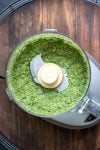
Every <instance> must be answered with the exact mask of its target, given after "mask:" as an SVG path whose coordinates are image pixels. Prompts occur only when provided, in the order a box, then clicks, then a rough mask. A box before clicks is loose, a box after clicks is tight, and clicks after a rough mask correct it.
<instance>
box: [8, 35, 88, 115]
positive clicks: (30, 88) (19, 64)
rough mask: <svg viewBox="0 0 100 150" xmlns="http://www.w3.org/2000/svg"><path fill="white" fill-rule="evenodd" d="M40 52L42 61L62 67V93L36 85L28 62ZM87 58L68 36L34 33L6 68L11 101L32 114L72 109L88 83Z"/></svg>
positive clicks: (57, 112) (51, 113)
mask: <svg viewBox="0 0 100 150" xmlns="http://www.w3.org/2000/svg"><path fill="white" fill-rule="evenodd" d="M40 53H41V54H42V58H43V60H44V61H45V62H52V63H56V64H58V65H59V66H60V67H62V68H64V69H65V70H66V72H67V74H68V78H69V86H68V88H67V89H65V90H64V91H62V92H60V93H59V92H57V91H56V90H55V89H46V88H43V87H42V86H40V85H38V84H36V83H35V82H34V80H33V78H32V75H31V73H30V61H31V60H32V58H33V57H35V56H36V55H37V54H40ZM89 69H90V68H89V64H88V60H87V58H86V56H85V54H84V53H83V51H82V50H81V49H80V47H79V46H78V45H77V44H76V43H75V42H74V41H73V40H71V39H69V38H67V37H64V36H63V35H59V34H57V33H56V34H55V33H41V34H37V35H34V36H32V37H30V38H29V39H27V40H26V41H24V42H23V43H22V44H20V45H19V46H18V47H17V48H16V49H15V50H14V52H13V54H12V57H11V58H10V61H9V63H8V67H7V83H8V88H9V89H10V91H11V92H12V96H13V97H14V100H15V102H16V103H17V104H18V105H19V106H21V107H22V108H24V109H25V110H26V111H28V112H30V113H32V114H36V115H43V116H49V115H57V114H60V113H63V112H66V111H68V110H70V109H71V108H73V107H74V106H75V105H76V104H77V103H78V102H79V101H80V100H81V98H82V97H83V96H84V94H85V92H86V90H87V88H88V85H89V77H90V70H89Z"/></svg>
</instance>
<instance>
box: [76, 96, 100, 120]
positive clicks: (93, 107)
mask: <svg viewBox="0 0 100 150" xmlns="http://www.w3.org/2000/svg"><path fill="white" fill-rule="evenodd" d="M83 111H88V112H89V113H91V114H92V115H94V116H95V117H97V118H99V119H100V103H98V102H96V101H95V100H94V99H93V98H91V96H90V95H87V96H85V97H84V99H83V100H82V102H81V104H80V107H79V109H78V112H79V113H83Z"/></svg>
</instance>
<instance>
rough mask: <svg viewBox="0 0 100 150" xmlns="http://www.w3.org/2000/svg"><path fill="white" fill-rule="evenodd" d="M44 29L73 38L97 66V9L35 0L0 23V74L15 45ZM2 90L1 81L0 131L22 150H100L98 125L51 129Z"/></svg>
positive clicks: (64, 0) (76, 0) (78, 2)
mask: <svg viewBox="0 0 100 150" xmlns="http://www.w3.org/2000/svg"><path fill="white" fill-rule="evenodd" d="M45 28H57V29H58V31H60V32H62V33H65V34H66V35H67V36H70V37H72V38H73V39H75V40H76V41H77V42H78V43H79V44H80V45H81V47H82V48H83V49H85V50H87V51H88V52H89V53H91V54H92V56H94V57H95V59H96V60H97V61H98V62H99V63H100V7H97V6H94V5H92V4H89V3H88V2H86V1H85V0H38V1H37V2H34V3H30V4H28V5H26V6H24V7H22V8H20V9H18V10H16V11H15V12H14V13H12V14H11V15H10V16H9V17H7V19H6V20H5V21H3V22H2V23H1V24H0V75H2V76H5V70H6V64H7V60H8V57H9V55H10V53H11V52H12V51H13V49H14V48H15V47H16V45H17V44H18V43H19V42H21V41H22V40H23V39H25V38H26V37H28V36H30V35H32V34H34V33H36V32H38V31H41V30H43V29H45ZM5 89H6V81H5V80H1V79H0V131H1V132H2V133H3V134H4V135H6V136H7V137H8V138H9V139H10V140H11V141H13V142H14V143H16V144H17V145H19V146H20V147H21V148H22V149H23V150H100V124H98V125H96V126H94V127H92V128H89V129H84V130H69V129H64V128H60V127H57V126H54V125H52V124H49V123H47V122H46V121H43V120H42V119H40V118H37V117H33V116H31V115H29V114H27V113H25V112H23V111H22V110H21V109H19V108H18V107H17V106H16V105H15V104H13V102H11V101H10V100H9V99H8V97H7V95H6V92H5Z"/></svg>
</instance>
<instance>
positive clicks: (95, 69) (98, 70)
mask: <svg viewBox="0 0 100 150" xmlns="http://www.w3.org/2000/svg"><path fill="white" fill-rule="evenodd" d="M87 56H88V58H89V61H90V65H91V84H90V88H89V93H90V94H91V95H92V97H93V99H95V101H97V102H98V103H100V65H99V64H98V63H97V62H96V61H95V59H94V58H93V57H92V56H91V55H90V54H89V53H87ZM45 120H47V121H48V122H50V123H53V124H55V125H58V126H61V127H66V128H71V129H83V128H87V127H90V126H93V125H95V124H97V123H98V122H100V118H95V117H93V116H92V115H90V114H89V113H88V112H84V113H83V114H79V113H78V111H75V112H71V111H69V112H66V113H64V114H61V115H59V116H55V117H52V118H49V119H45Z"/></svg>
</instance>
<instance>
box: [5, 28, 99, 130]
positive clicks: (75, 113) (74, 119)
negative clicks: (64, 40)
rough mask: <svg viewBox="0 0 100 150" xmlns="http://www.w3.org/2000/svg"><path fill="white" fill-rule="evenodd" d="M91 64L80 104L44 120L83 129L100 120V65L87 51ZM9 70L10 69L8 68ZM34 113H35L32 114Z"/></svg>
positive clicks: (47, 30) (55, 31) (9, 94)
mask: <svg viewBox="0 0 100 150" xmlns="http://www.w3.org/2000/svg"><path fill="white" fill-rule="evenodd" d="M43 32H44V33H50V34H52V33H57V34H61V33H59V32H58V31H57V29H45V30H44V31H43ZM86 57H87V58H88V61H89V65H90V68H91V79H90V85H89V88H88V91H87V92H86V95H85V96H84V98H83V99H82V100H80V102H79V104H78V105H76V106H75V107H74V108H72V109H71V110H69V111H67V112H64V113H62V114H59V115H52V116H49V117H43V116H39V117H42V118H43V119H44V120H46V121H48V122H50V123H52V124H55V125H58V126H61V127H66V128H71V129H82V128H87V127H90V126H93V125H95V124H97V123H98V122H100V92H99V89H100V65H99V64H98V63H97V62H96V60H95V59H94V58H93V57H92V56H91V55H90V54H89V53H88V52H86ZM7 72H9V70H7ZM7 94H8V96H9V98H10V99H11V100H13V97H12V93H11V91H10V89H9V88H8V89H7ZM32 115H34V114H32Z"/></svg>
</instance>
